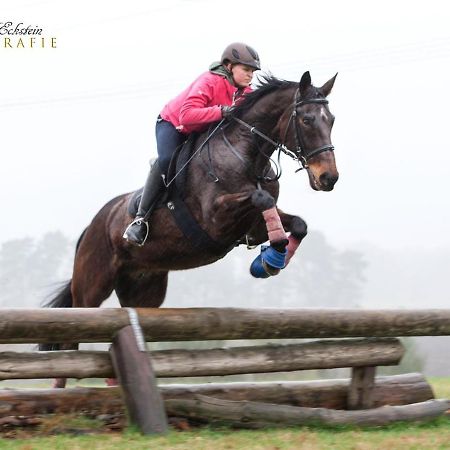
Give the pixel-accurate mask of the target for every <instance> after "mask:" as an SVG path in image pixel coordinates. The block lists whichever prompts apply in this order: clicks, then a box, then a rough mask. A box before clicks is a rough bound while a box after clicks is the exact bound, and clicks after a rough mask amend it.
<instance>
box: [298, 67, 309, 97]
mask: <svg viewBox="0 0 450 450" xmlns="http://www.w3.org/2000/svg"><path fill="white" fill-rule="evenodd" d="M310 86H311V75H310V74H309V72H305V73H304V74H303V75H302V78H301V80H300V83H299V85H298V88H299V89H300V95H302V94H304V93H305V92H306V90H307V89H308V88H309V87H310Z"/></svg>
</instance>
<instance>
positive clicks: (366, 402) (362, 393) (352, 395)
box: [347, 367, 376, 409]
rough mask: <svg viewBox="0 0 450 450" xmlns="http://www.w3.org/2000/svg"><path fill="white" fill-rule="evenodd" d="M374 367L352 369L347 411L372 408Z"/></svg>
mask: <svg viewBox="0 0 450 450" xmlns="http://www.w3.org/2000/svg"><path fill="white" fill-rule="evenodd" d="M375 372H376V367H353V368H352V378H351V382H350V387H349V392H348V403H347V408H348V409H369V408H372V407H373V394H374V387H375Z"/></svg>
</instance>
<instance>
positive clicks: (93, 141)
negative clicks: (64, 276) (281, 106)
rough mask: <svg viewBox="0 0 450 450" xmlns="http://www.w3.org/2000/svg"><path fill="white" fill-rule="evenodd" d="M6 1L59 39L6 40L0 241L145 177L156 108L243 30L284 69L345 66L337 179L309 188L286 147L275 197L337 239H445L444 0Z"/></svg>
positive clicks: (285, 74) (74, 224) (446, 242)
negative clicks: (19, 44)
mask: <svg viewBox="0 0 450 450" xmlns="http://www.w3.org/2000/svg"><path fill="white" fill-rule="evenodd" d="M1 3H2V5H1V6H2V8H1V9H0V11H1V12H0V14H1V16H0V22H4V21H5V20H11V21H13V22H24V23H25V24H31V25H39V26H40V27H41V28H43V30H44V34H45V35H46V36H50V37H56V39H57V48H56V49H49V48H46V49H39V48H36V49H4V48H0V67H1V80H2V81H1V83H2V88H1V89H0V124H1V125H0V129H1V135H0V145H1V155H2V161H1V164H0V180H1V181H0V182H1V190H0V200H1V204H2V209H3V214H2V217H3V219H2V227H1V231H2V235H1V238H0V241H6V240H9V239H13V238H20V237H23V236H39V235H42V234H43V233H44V232H46V231H51V230H58V229H59V230H61V231H63V232H64V233H66V234H68V235H69V236H73V237H74V238H75V237H76V236H77V235H79V234H80V233H81V231H82V229H83V228H84V227H85V226H86V225H87V224H88V223H89V221H90V220H91V219H92V217H93V215H94V214H95V213H96V212H97V211H98V209H99V208H100V207H101V206H102V205H103V204H104V203H105V202H107V201H108V200H109V199H110V198H112V197H114V196H115V195H117V194H120V193H123V192H127V191H130V190H134V189H137V188H138V187H140V186H141V185H142V184H143V182H144V180H145V176H146V173H147V168H148V166H147V163H148V160H149V158H150V157H153V156H155V154H156V151H155V139H154V122H155V118H156V116H157V114H158V113H159V111H160V109H161V108H162V106H163V105H164V104H165V102H167V101H168V100H169V99H170V98H171V97H173V96H174V95H176V94H177V93H178V92H179V91H180V89H182V88H184V87H185V86H186V85H187V84H188V83H190V82H191V81H192V79H193V78H194V77H195V76H197V75H198V74H200V73H201V72H202V71H204V70H206V69H207V67H208V65H209V63H210V62H212V61H213V60H216V59H218V58H219V57H220V54H221V52H222V50H223V48H224V47H225V46H226V45H227V44H228V43H230V42H232V41H244V42H248V43H249V44H250V45H252V46H254V47H255V48H256V49H257V50H258V52H259V53H260V56H261V58H262V63H263V69H264V70H265V71H271V72H272V73H273V74H274V75H276V76H278V77H281V78H285V79H290V80H299V79H300V77H301V74H302V73H303V72H304V71H305V70H309V71H310V72H311V75H312V78H313V83H314V84H315V85H318V86H320V85H322V84H323V83H325V82H326V81H327V80H328V79H329V78H330V77H331V76H333V75H334V74H335V73H336V72H339V75H338V78H337V81H336V84H335V87H334V90H333V92H332V94H331V95H330V98H329V100H330V109H331V110H332V112H333V113H334V115H335V116H336V123H335V127H334V130H333V134H332V138H333V144H334V145H335V147H336V158H337V164H338V169H339V171H340V175H341V177H340V180H339V181H338V183H337V185H336V187H335V190H334V191H332V192H330V193H323V192H319V193H317V192H313V191H312V190H311V189H310V187H309V184H308V181H307V177H306V176H305V175H304V174H301V173H300V174H294V169H295V168H296V167H295V166H294V165H293V164H292V163H291V162H290V161H288V160H287V159H286V158H285V159H284V160H283V169H284V175H283V178H282V179H281V186H282V190H281V192H282V193H281V198H280V201H279V206H281V207H282V208H283V209H285V210H286V211H287V212H291V213H295V214H298V215H300V216H302V217H303V218H304V219H305V220H306V221H307V222H308V224H309V227H310V229H315V230H319V231H321V232H323V233H324V234H325V235H326V236H327V238H328V239H329V240H330V241H331V242H332V243H333V244H334V245H338V246H345V245H350V244H351V245H356V244H357V243H358V242H361V241H364V242H365V243H369V244H372V245H377V246H381V247H383V248H402V247H403V246H409V247H414V246H420V247H422V248H436V247H449V246H450V235H449V233H448V232H447V229H448V223H449V214H450V212H449V208H448V199H447V192H448V187H447V183H448V182H447V179H448V174H447V170H448V166H449V162H450V151H449V150H450V149H449V146H450V144H449V143H448V128H449V126H448V115H449V114H448V100H449V97H450V94H449V90H448V87H447V82H448V80H449V79H450V31H449V28H448V23H447V22H448V14H447V11H446V8H445V2H444V1H433V0H432V1H428V2H426V3H424V2H417V1H412V2H411V1H399V2H392V1H389V2H388V1H379V2H376V3H375V2H373V3H372V5H371V6H368V5H367V3H365V2H357V1H342V2H339V3H338V2H332V1H324V2H302V1H280V2H276V6H275V4H272V6H268V5H266V3H263V4H260V3H256V2H255V3H248V2H246V3H244V2H237V1H228V2H217V1H175V0H171V1H166V2H164V5H163V6H157V5H154V4H150V3H149V2H146V1H143V0H142V1H141V0H139V1H129V2H127V3H126V6H124V5H125V3H123V2H119V1H106V0H103V1H96V2H88V1H87V0H84V1H77V2H70V3H67V2H58V1H56V0H54V1H50V0H49V1H39V0H37V1H35V2H31V1H25V0H24V1H16V2H10V1H9V2H6V1H4V0H1Z"/></svg>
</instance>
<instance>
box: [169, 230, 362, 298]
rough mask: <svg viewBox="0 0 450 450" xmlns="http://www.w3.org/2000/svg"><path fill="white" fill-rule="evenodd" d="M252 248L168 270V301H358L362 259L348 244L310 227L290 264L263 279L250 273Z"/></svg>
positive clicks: (360, 293)
mask: <svg viewBox="0 0 450 450" xmlns="http://www.w3.org/2000/svg"><path fill="white" fill-rule="evenodd" d="M257 254H258V253H257V252H256V251H253V252H247V251H246V250H241V249H237V250H234V251H232V252H231V253H230V254H229V255H227V256H226V258H224V260H222V261H219V262H217V263H215V264H213V265H211V266H206V267H203V268H198V269H194V270H188V271H184V272H176V273H172V274H171V276H170V279H169V295H168V299H169V302H168V303H169V304H170V306H222V307H223V306H241V307H301V306H314V307H326V306H333V307H358V306H359V303H360V299H361V296H362V288H363V285H364V283H365V276H364V272H365V269H366V265H367V264H366V262H365V260H364V257H363V255H362V254H361V253H360V252H358V251H354V250H344V251H340V250H338V249H336V248H334V247H333V246H332V245H330V244H329V243H328V242H327V240H326V239H325V236H324V235H323V234H322V233H319V232H312V233H310V234H309V235H308V237H307V238H306V239H305V241H304V242H303V243H302V245H301V246H300V248H299V250H298V251H297V254H296V255H295V256H294V258H293V259H292V260H291V263H290V265H289V266H288V267H287V268H286V269H285V270H283V271H282V272H281V273H280V275H278V276H276V277H272V278H269V279H266V280H257V279H254V278H252V277H251V276H250V273H249V266H250V263H251V261H252V260H253V259H254V258H255V257H256V256H257Z"/></svg>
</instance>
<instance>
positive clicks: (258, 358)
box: [0, 338, 404, 380]
mask: <svg viewBox="0 0 450 450" xmlns="http://www.w3.org/2000/svg"><path fill="white" fill-rule="evenodd" d="M403 354H404V348H403V346H402V344H401V342H400V341H399V340H398V339H395V338H376V339H342V340H323V341H314V342H306V343H299V344H289V345H274V344H270V345H260V346H259V345H258V346H250V347H231V348H216V349H203V350H183V349H177V350H161V351H154V352H152V354H151V359H152V365H153V367H154V370H155V373H156V375H157V376H158V377H165V378H172V377H196V376H214V375H219V376H223V375H236V374H246V373H266V372H283V371H294V370H309V369H330V368H336V367H358V366H368V365H380V366H386V365H395V364H398V363H399V362H400V360H401V358H402V356H403ZM112 376H114V373H113V367H112V363H111V360H110V357H109V354H108V353H107V352H101V351H73V350H65V351H55V352H38V353H23V352H4V353H0V380H7V379H30V378H31V379H32V378H78V379H81V378H100V377H112Z"/></svg>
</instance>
